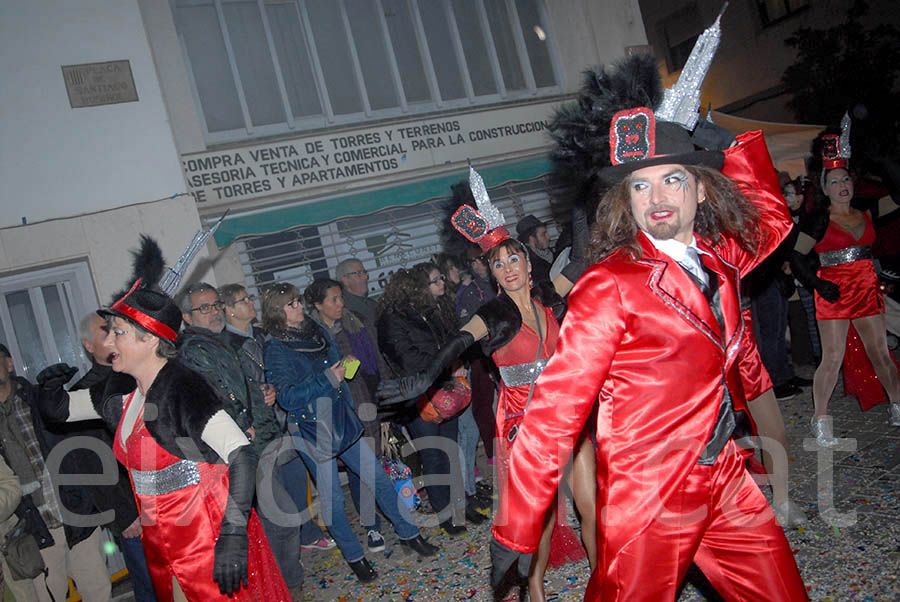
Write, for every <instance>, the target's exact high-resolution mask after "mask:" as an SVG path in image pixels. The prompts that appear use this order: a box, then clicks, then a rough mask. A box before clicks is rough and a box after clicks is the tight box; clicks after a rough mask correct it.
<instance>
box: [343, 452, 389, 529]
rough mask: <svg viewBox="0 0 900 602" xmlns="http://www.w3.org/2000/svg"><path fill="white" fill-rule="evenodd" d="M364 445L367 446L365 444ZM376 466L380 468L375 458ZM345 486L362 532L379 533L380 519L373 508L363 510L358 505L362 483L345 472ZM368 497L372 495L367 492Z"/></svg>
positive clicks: (353, 475) (350, 473)
mask: <svg viewBox="0 0 900 602" xmlns="http://www.w3.org/2000/svg"><path fill="white" fill-rule="evenodd" d="M365 445H368V443H366V444H365ZM375 459H376V460H377V465H378V467H379V468H380V467H381V460H380V459H379V458H378V457H377V456H376V457H375ZM347 485H349V487H350V499H352V500H353V507H354V508H356V511H357V512H358V513H359V523H360V524H361V525H362V528H363V530H364V531H368V530H370V529H372V530H375V531H381V517H380V516H379V515H378V513H377V512H375V508H373V507H372V504H368V507H366V508H363V506H361V505H360V502H361V501H362V500H361V499H360V487H361V485H362V483H360V480H359V477H358V476H357V474H356V473H355V472H353V471H352V470H348V471H347ZM367 493H368V495H370V496H371V495H372V493H371V491H368V492H367Z"/></svg>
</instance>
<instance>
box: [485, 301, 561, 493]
mask: <svg viewBox="0 0 900 602" xmlns="http://www.w3.org/2000/svg"><path fill="white" fill-rule="evenodd" d="M534 303H535V306H536V307H539V308H540V309H543V310H544V316H545V317H546V322H547V332H546V333H544V344H543V346H542V347H541V355H540V359H541V360H543V362H541V364H542V365H541V369H543V366H544V365H546V363H547V362H546V360H548V359H550V356H551V355H553V352H554V351H555V350H556V338H557V336H558V335H559V323H558V322H557V321H556V318H555V317H554V316H553V312H552V311H550V310H549V309H547V308H546V307H544V306H542V305H541V304H540V303H538V302H537V301H535V302H534ZM540 340H541V339H540V337H539V336H538V333H536V332H535V331H534V330H532V328H531V327H530V326H528V325H526V324H525V323H524V322H522V327H521V328H519V332H517V333H516V336H514V337H513V338H512V340H511V341H510V342H509V343H507V344H506V345H504V346H503V347H501V348H500V349H498V350H496V351H495V352H494V353H493V355H491V357H492V358H493V359H494V363H495V364H496V365H497V368H498V369H499V370H500V376H501V378H500V391H499V394H498V395H499V398H498V400H497V436H498V437H499V438H500V449H498V450H497V453H498V455H499V457H500V475H499V476H500V483H501V484H503V483H506V478H505V477H506V474H505V472H506V468H507V466H508V462H509V449H510V446H511V445H512V443H511V442H510V441H509V434H510V431H511V430H512V429H513V428H518V427H517V425H518V424H519V423H520V422H521V421H522V417H523V416H524V414H525V403H526V402H527V400H528V391H529V390H530V389H531V383H532V382H533V380H534V379H528V378H527V377H521V376H519V375H518V374H516V376H514V377H513V379H510V375H512V374H513V373H514V371H521V370H522V368H521V366H522V365H523V364H530V363H532V362H534V361H535V360H536V359H537V355H538V354H537V348H538V343H539V342H540ZM504 374H505V375H506V378H503V377H504ZM508 379H510V380H512V383H513V385H512V386H510V384H509V383H507V380H508ZM525 381H527V382H525ZM519 383H521V384H519Z"/></svg>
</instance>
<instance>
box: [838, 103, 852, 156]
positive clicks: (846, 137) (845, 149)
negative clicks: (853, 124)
mask: <svg viewBox="0 0 900 602" xmlns="http://www.w3.org/2000/svg"><path fill="white" fill-rule="evenodd" d="M839 147H840V148H839V150H838V152H839V156H840V157H842V158H844V159H849V158H850V156H851V150H850V115H849V114H848V113H844V116H843V117H842V118H841V143H840V145H839Z"/></svg>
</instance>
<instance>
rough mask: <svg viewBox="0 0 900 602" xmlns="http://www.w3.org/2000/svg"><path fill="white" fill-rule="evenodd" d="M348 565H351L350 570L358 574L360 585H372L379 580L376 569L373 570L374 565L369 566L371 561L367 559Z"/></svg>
mask: <svg viewBox="0 0 900 602" xmlns="http://www.w3.org/2000/svg"><path fill="white" fill-rule="evenodd" d="M348 564H349V565H350V568H351V569H353V572H354V573H355V574H356V578H357V579H359V582H360V583H371V582H373V581H375V580H376V579H378V573H376V572H375V569H373V568H372V565H371V564H369V561H368V560H366V559H365V558H363V559H362V560H357V561H356V562H350V563H348Z"/></svg>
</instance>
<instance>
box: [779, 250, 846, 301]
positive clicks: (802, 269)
mask: <svg viewBox="0 0 900 602" xmlns="http://www.w3.org/2000/svg"><path fill="white" fill-rule="evenodd" d="M818 268H819V258H818V255H816V254H815V253H814V252H810V253H808V254H806V255H801V254H800V253H798V252H797V251H794V252H792V253H791V273H793V274H794V276H796V277H797V280H799V281H800V282H801V283H802V284H803V286H805V287H806V288H811V289H813V290H814V291H816V292H817V293H819V296H820V297H822V298H823V299H825V300H826V301H828V302H829V303H834V302H835V301H837V300H838V299H839V298H840V296H841V287H839V286H838V285H836V284H835V283H834V282H831V281H830V280H823V279H822V278H819V275H818V273H817V272H818Z"/></svg>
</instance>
